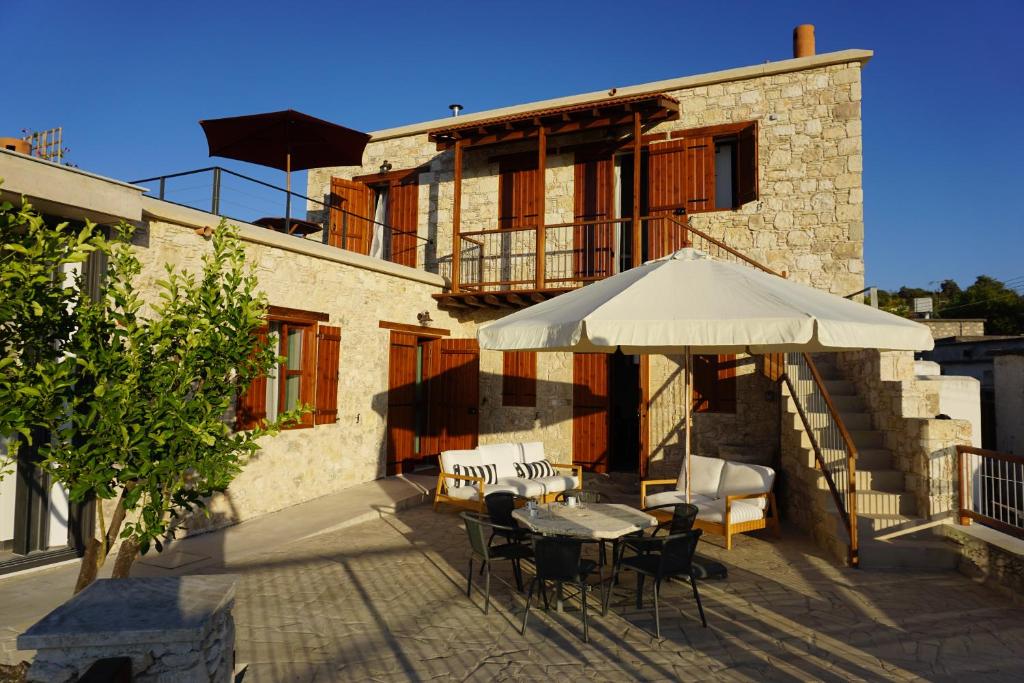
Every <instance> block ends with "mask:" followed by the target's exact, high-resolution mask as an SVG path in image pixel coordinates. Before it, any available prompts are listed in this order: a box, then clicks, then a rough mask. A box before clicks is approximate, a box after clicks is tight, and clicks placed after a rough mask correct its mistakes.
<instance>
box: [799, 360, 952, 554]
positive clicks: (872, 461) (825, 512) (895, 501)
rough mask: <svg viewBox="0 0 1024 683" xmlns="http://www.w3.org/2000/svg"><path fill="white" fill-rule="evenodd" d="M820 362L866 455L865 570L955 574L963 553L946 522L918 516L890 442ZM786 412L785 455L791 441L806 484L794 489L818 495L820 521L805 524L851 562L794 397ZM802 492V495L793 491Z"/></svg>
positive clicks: (862, 498) (831, 363) (861, 456)
mask: <svg viewBox="0 0 1024 683" xmlns="http://www.w3.org/2000/svg"><path fill="white" fill-rule="evenodd" d="M814 361H815V365H816V366H817V368H818V371H819V372H820V374H821V377H822V379H823V380H824V382H825V386H826V389H827V390H828V392H829V395H830V396H831V398H832V402H833V405H834V406H835V407H836V410H837V411H838V412H839V414H840V416H841V417H842V419H843V422H844V423H845V425H846V428H847V429H848V430H849V432H850V435H851V436H852V438H853V442H854V445H855V446H856V447H857V450H858V460H857V472H856V484H857V522H858V524H857V530H858V537H859V544H860V554H859V557H860V566H861V567H862V568H865V569H897V568H917V569H932V570H945V569H955V568H956V564H957V561H958V557H959V553H958V551H957V548H956V546H955V545H953V544H951V543H949V542H948V541H946V540H944V538H943V537H942V536H941V534H940V533H939V531H938V528H937V527H938V525H939V523H938V522H935V523H933V522H929V521H927V520H924V519H922V518H920V517H918V516H917V501H916V500H915V497H914V495H913V494H912V493H911V492H908V491H907V490H906V487H905V479H906V477H905V475H904V473H903V472H901V471H899V470H898V469H896V467H895V465H894V460H893V455H892V453H891V452H890V451H889V450H888V449H887V448H886V447H885V443H884V435H883V433H882V432H881V431H878V430H876V429H874V427H873V425H872V419H871V414H870V413H869V412H868V408H867V406H866V405H865V404H864V401H863V399H862V398H861V397H860V396H859V395H858V393H857V389H856V387H855V386H854V384H853V383H852V382H850V381H848V380H847V379H846V378H845V377H843V375H842V372H841V371H840V369H839V368H838V367H837V366H836V364H835V360H834V357H833V356H831V355H830V354H818V355H815V357H814ZM784 409H785V412H784V415H783V424H782V429H783V442H784V450H785V448H786V442H787V441H788V442H789V451H790V453H792V454H793V455H795V456H796V463H792V464H791V467H796V468H798V471H797V473H796V474H797V477H796V478H797V480H798V481H797V482H792V484H797V486H799V487H801V488H804V489H805V490H806V491H809V492H812V494H813V497H814V500H813V501H811V512H810V515H811V516H813V517H817V518H818V519H814V520H810V519H808V520H805V521H808V522H811V524H809V526H811V527H812V532H813V534H814V536H815V538H816V540H818V542H819V543H821V544H822V545H824V546H825V547H826V548H828V549H829V550H831V551H832V552H833V554H835V555H837V556H838V557H839V558H840V559H842V560H844V561H845V560H846V555H847V545H848V536H847V533H846V529H845V526H844V522H843V521H842V519H841V518H840V516H839V514H838V513H837V511H836V505H835V501H834V499H833V498H832V494H831V493H830V492H829V489H828V483H827V480H826V478H825V475H824V473H822V472H821V470H820V469H819V468H818V466H817V463H816V461H815V457H814V451H813V449H812V448H811V443H810V440H809V439H808V438H807V434H806V433H805V432H804V428H803V423H802V421H801V419H800V416H799V414H798V413H797V409H796V404H795V402H794V399H793V398H791V397H786V399H785V402H784ZM826 459H827V460H832V459H831V458H826ZM837 459H838V458H837ZM788 473H789V474H793V472H791V471H790V472H788ZM795 493H797V491H795V490H793V491H791V494H795ZM822 518H824V519H822Z"/></svg>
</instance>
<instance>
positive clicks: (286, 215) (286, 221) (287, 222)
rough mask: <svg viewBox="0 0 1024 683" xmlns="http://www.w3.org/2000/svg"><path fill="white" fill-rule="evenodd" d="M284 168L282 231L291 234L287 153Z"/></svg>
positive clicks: (290, 199)
mask: <svg viewBox="0 0 1024 683" xmlns="http://www.w3.org/2000/svg"><path fill="white" fill-rule="evenodd" d="M284 167H285V171H284V172H285V181H284V183H285V185H284V187H285V200H284V231H285V233H287V234H291V232H292V231H291V227H292V226H291V222H292V153H291V152H288V153H287V154H286V155H285V158H284Z"/></svg>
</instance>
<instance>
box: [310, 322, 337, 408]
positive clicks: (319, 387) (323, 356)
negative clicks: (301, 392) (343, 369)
mask: <svg viewBox="0 0 1024 683" xmlns="http://www.w3.org/2000/svg"><path fill="white" fill-rule="evenodd" d="M316 339H317V345H316V419H315V420H314V423H315V424H318V425H322V424H333V423H335V422H337V421H338V367H339V363H340V360H341V328H340V327H330V326H328V325H320V327H319V329H318V331H317V335H316Z"/></svg>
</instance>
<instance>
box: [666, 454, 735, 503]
mask: <svg viewBox="0 0 1024 683" xmlns="http://www.w3.org/2000/svg"><path fill="white" fill-rule="evenodd" d="M724 466H725V461H724V460H720V459H718V458H708V457H706V456H703V455H691V456H690V475H691V476H692V477H693V482H692V483H691V484H690V493H691V494H698V495H701V496H708V497H710V498H717V497H718V485H719V482H720V480H721V476H722V468H723V467H724ZM676 489H677V490H679V491H686V461H685V459H684V460H683V466H682V468H680V470H679V479H677V480H676Z"/></svg>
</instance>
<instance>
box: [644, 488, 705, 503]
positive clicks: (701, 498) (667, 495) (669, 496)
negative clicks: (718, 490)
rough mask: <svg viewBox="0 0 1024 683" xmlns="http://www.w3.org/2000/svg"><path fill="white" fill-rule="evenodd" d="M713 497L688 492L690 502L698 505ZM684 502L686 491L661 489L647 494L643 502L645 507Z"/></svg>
mask: <svg viewBox="0 0 1024 683" xmlns="http://www.w3.org/2000/svg"><path fill="white" fill-rule="evenodd" d="M713 500H714V498H712V497H710V496H705V495H703V494H701V493H693V492H692V491H691V494H690V502H691V503H693V504H694V505H696V506H698V507H700V506H701V505H703V504H706V503H710V502H711V501H713ZM685 502H686V491H662V492H661V493H654V494H651V495H649V496H647V500H646V501H645V502H644V504H645V505H646V506H647V507H655V506H657V505H669V504H674V503H685Z"/></svg>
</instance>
